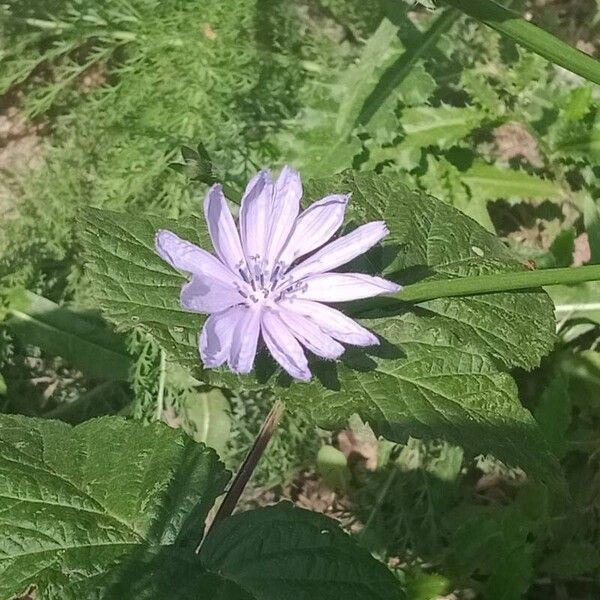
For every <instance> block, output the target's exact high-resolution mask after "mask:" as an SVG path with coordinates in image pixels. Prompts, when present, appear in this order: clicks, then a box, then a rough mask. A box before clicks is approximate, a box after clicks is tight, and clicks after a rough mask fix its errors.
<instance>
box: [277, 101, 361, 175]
mask: <svg viewBox="0 0 600 600" xmlns="http://www.w3.org/2000/svg"><path fill="white" fill-rule="evenodd" d="M337 106H338V104H337V102H336V101H334V100H333V99H332V98H329V99H327V100H325V101H323V103H322V104H321V105H320V106H319V107H318V108H307V109H305V110H304V111H303V113H302V114H301V115H300V117H298V119H297V121H295V122H294V123H292V124H291V125H290V129H289V130H287V131H284V132H283V133H281V134H280V135H279V141H280V143H281V146H282V154H283V157H284V160H285V161H286V162H288V163H290V164H293V165H294V166H295V167H296V168H298V169H300V170H301V171H302V172H304V173H309V174H310V175H312V176H313V177H322V176H324V175H325V174H328V173H331V172H332V171H333V172H339V171H343V170H344V169H347V168H349V167H351V166H352V161H353V159H354V157H355V156H356V155H357V154H358V152H359V151H360V147H361V145H360V140H359V139H358V138H357V137H356V136H354V135H348V136H341V135H339V134H338V133H337V132H336V122H337Z"/></svg>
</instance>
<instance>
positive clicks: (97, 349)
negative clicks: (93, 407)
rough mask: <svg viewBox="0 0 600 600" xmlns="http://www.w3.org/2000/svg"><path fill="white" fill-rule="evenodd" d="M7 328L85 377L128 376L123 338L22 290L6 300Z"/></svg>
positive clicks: (83, 317)
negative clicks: (7, 301)
mask: <svg viewBox="0 0 600 600" xmlns="http://www.w3.org/2000/svg"><path fill="white" fill-rule="evenodd" d="M7 325H8V327H9V328H10V330H11V331H12V332H13V333H14V334H15V335H16V336H17V337H18V338H19V340H20V341H21V342H22V343H24V344H32V345H34V346H38V347H39V348H41V349H42V350H43V351H44V352H47V353H48V354H51V355H54V356H61V357H62V358H64V359H65V360H66V361H67V362H68V363H69V364H70V365H71V366H73V367H76V368H78V369H81V370H82V371H83V372H84V373H85V374H86V375H87V376H88V377H97V378H99V379H108V380H117V381H126V380H127V379H128V377H129V369H130V366H131V359H130V357H129V356H128V355H127V352H126V350H125V344H124V342H123V339H122V338H121V336H119V335H117V334H115V333H113V332H112V331H110V330H109V329H108V328H107V327H106V326H105V324H103V323H101V322H100V321H99V320H98V319H95V320H92V319H91V318H90V317H89V316H88V315H83V314H81V313H80V312H77V311H74V310H72V309H69V308H66V307H64V306H59V305H58V304H55V303H54V302H52V301H51V300H48V299H46V298H43V297H42V296H37V295H36V294H33V293H32V292H26V291H25V290H22V291H16V292H14V293H13V294H12V295H11V297H10V299H9V318H8V320H7Z"/></svg>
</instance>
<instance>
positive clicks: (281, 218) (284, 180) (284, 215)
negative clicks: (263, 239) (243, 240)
mask: <svg viewBox="0 0 600 600" xmlns="http://www.w3.org/2000/svg"><path fill="white" fill-rule="evenodd" d="M300 198H302V182H301V180H300V174H299V173H298V172H297V171H295V170H294V169H292V168H291V167H288V166H285V167H283V169H282V171H281V174H280V175H279V178H278V179H277V182H276V183H275V191H274V193H273V204H272V209H271V217H270V219H271V229H270V232H269V243H268V248H267V256H266V258H267V262H268V263H269V264H270V265H271V266H273V265H274V264H275V261H276V260H277V257H278V256H279V253H280V252H281V249H282V248H283V246H284V245H285V243H286V242H287V240H288V238H289V236H290V233H291V231H292V228H293V227H294V223H295V221H296V218H297V217H298V212H299V211H300Z"/></svg>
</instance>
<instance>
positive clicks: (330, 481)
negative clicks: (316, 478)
mask: <svg viewBox="0 0 600 600" xmlns="http://www.w3.org/2000/svg"><path fill="white" fill-rule="evenodd" d="M316 466H317V471H318V473H319V475H320V476H321V477H322V478H323V481H325V483H326V484H327V485H328V486H329V487H330V488H332V489H334V490H346V489H347V488H348V484H349V483H350V479H351V478H352V473H351V472H350V469H349V468H348V459H347V458H346V456H345V455H344V453H343V452H341V451H340V450H338V449H337V448H335V447H334V446H330V445H328V444H324V445H323V446H321V447H320V448H319V452H318V454H317V465H316Z"/></svg>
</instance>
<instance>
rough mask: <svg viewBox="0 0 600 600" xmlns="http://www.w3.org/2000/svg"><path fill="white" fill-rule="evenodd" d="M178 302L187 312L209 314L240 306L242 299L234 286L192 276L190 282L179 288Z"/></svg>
mask: <svg viewBox="0 0 600 600" xmlns="http://www.w3.org/2000/svg"><path fill="white" fill-rule="evenodd" d="M180 300H181V306H183V308H186V309H187V310H191V311H193V312H200V313H209V314H210V313H218V312H221V311H222V310H225V309H226V308H229V307H231V306H235V305H237V304H240V303H241V302H242V300H243V299H242V296H240V294H239V292H238V291H237V288H236V287H235V286H234V285H232V284H227V283H223V282H221V281H219V280H218V279H213V278H211V277H205V276H203V275H196V274H193V275H192V279H191V281H190V282H189V283H186V284H185V285H184V286H183V287H182V288H181V295H180Z"/></svg>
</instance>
